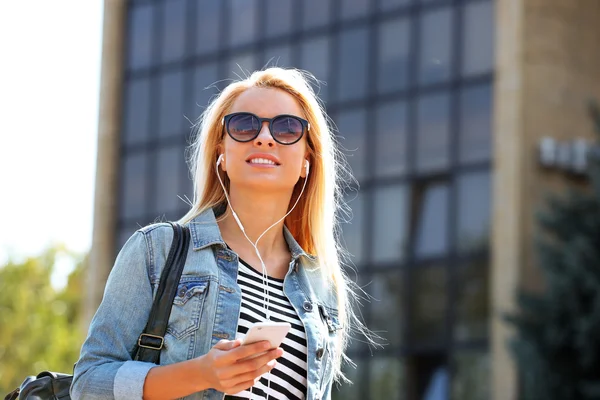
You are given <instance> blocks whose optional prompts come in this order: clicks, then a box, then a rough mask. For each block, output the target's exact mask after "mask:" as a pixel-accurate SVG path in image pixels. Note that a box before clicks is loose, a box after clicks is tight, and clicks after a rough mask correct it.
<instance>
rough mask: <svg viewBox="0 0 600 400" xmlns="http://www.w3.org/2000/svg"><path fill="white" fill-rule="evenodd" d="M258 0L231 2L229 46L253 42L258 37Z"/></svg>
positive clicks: (234, 0) (233, 0)
mask: <svg viewBox="0 0 600 400" xmlns="http://www.w3.org/2000/svg"><path fill="white" fill-rule="evenodd" d="M257 6H258V3H257V1H256V0H229V13H228V15H229V44H230V45H232V46H237V45H241V44H245V43H249V42H252V41H253V40H254V39H255V38H256V36H257V30H258V29H257V17H258V13H257Z"/></svg>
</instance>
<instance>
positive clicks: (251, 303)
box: [225, 259, 307, 400]
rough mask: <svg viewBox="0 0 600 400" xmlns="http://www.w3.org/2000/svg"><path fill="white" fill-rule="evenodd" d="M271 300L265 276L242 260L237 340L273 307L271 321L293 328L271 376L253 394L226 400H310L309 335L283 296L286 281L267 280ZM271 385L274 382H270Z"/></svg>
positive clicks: (249, 393) (265, 378) (253, 388)
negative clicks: (287, 324) (267, 398)
mask: <svg viewBox="0 0 600 400" xmlns="http://www.w3.org/2000/svg"><path fill="white" fill-rule="evenodd" d="M267 281H268V291H267V293H268V298H269V301H268V302H267V301H266V299H265V285H264V284H263V276H262V274H261V273H260V272H258V271H256V270H255V269H254V268H252V267H251V266H250V265H248V264H247V263H246V262H245V261H243V260H242V259H240V264H239V269H238V279H237V282H238V285H239V286H240V289H241V290H242V304H241V309H240V319H239V321H238V328H237V335H236V339H242V338H243V337H244V336H245V335H246V333H247V332H248V328H249V327H250V326H251V325H252V324H253V323H254V322H259V321H265V319H266V316H265V312H264V307H266V304H269V311H270V317H271V320H272V321H274V322H289V323H290V324H291V325H292V328H291V329H290V331H289V332H288V334H287V336H286V337H285V339H284V340H283V343H282V344H281V348H282V349H283V350H284V354H283V356H282V357H280V358H278V359H277V365H276V366H275V368H274V369H273V370H271V373H270V374H265V375H263V376H262V377H261V379H260V381H259V382H258V383H257V384H256V385H254V386H253V387H252V388H251V389H252V391H250V390H244V391H242V392H239V393H236V394H235V395H233V396H226V397H225V399H226V400H238V399H262V398H266V396H267V393H268V394H269V399H274V400H275V399H304V398H305V397H306V377H307V373H306V333H305V331H304V326H303V325H302V321H301V320H300V319H299V318H298V315H297V314H296V310H294V308H293V307H292V304H291V303H290V301H289V300H288V299H287V297H286V296H285V294H284V293H283V279H276V278H271V277H267ZM269 381H270V382H269Z"/></svg>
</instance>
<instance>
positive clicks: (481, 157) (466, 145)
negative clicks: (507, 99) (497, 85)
mask: <svg viewBox="0 0 600 400" xmlns="http://www.w3.org/2000/svg"><path fill="white" fill-rule="evenodd" d="M491 114H492V88H491V85H490V84H485V85H481V86H475V87H467V88H465V89H463V90H462V92H461V93H460V146H459V152H460V155H459V158H460V161H461V162H463V163H468V162H477V161H488V160H489V159H490V158H491V153H492V150H491V147H492V133H491V130H492V126H491V124H492V123H491Z"/></svg>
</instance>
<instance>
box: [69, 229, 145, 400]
mask: <svg viewBox="0 0 600 400" xmlns="http://www.w3.org/2000/svg"><path fill="white" fill-rule="evenodd" d="M150 260H151V253H150V249H148V246H147V241H146V238H145V234H144V233H143V232H140V231H137V232H136V233H134V234H133V235H132V236H131V237H130V238H129V240H128V241H127V243H125V245H124V246H123V248H122V249H121V251H120V252H119V255H118V256H117V259H116V261H115V265H114V267H113V269H112V271H111V272H110V275H109V277H108V280H107V282H106V287H105V290H104V297H103V299H102V302H101V304H100V306H99V307H98V310H97V311H96V314H95V315H94V318H93V319H92V322H91V324H90V328H89V331H88V335H87V338H86V340H85V342H84V344H83V346H82V348H81V354H80V357H79V361H78V362H77V364H76V366H75V371H74V376H73V383H72V385H71V397H72V398H73V399H90V400H94V399H140V400H141V399H142V396H143V389H144V381H145V379H146V375H147V374H148V371H149V370H150V369H151V368H152V367H154V366H155V365H154V364H151V363H146V362H140V361H133V360H132V358H131V353H132V352H133V350H134V349H135V346H136V344H137V339H138V337H139V335H140V333H142V331H143V330H144V328H145V326H146V323H147V320H148V316H149V314H150V309H151V307H152V300H153V297H152V286H151V284H150V278H149V276H148V263H149V262H150Z"/></svg>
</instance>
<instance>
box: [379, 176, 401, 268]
mask: <svg viewBox="0 0 600 400" xmlns="http://www.w3.org/2000/svg"><path fill="white" fill-rule="evenodd" d="M373 200H374V201H373V214H374V220H373V234H372V235H371V240H372V242H373V243H372V249H373V254H372V257H371V258H372V260H373V261H375V262H390V261H402V260H403V259H404V257H405V255H406V248H407V240H408V236H407V223H408V217H409V216H408V212H407V211H408V209H407V207H408V204H407V203H408V202H407V198H406V187H404V186H391V187H384V188H380V189H376V190H375V192H374V193H373Z"/></svg>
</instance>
